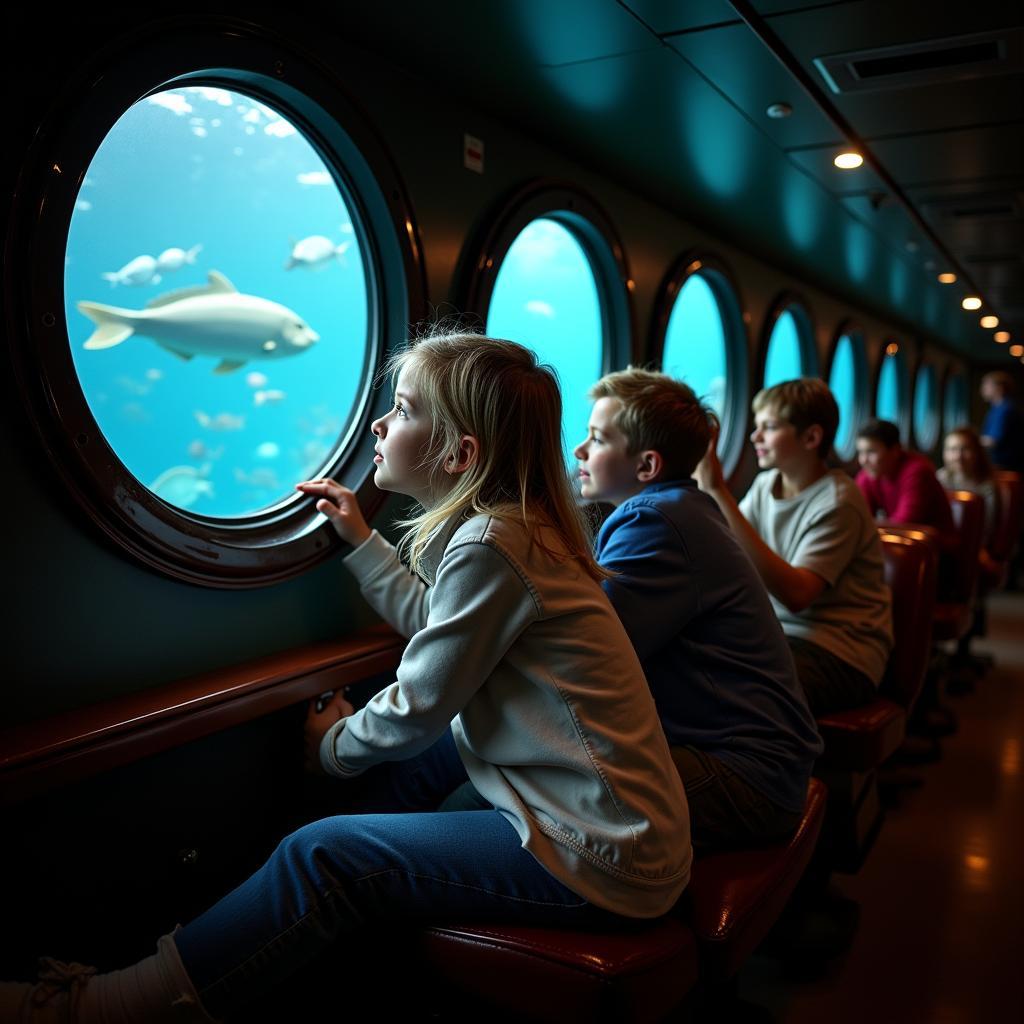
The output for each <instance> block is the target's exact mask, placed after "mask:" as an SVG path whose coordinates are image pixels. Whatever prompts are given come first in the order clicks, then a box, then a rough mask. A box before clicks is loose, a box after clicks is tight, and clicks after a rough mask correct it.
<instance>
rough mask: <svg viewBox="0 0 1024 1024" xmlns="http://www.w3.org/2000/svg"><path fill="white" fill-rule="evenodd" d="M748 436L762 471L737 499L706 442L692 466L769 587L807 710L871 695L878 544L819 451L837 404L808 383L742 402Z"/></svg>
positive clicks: (885, 624)
mask: <svg viewBox="0 0 1024 1024" xmlns="http://www.w3.org/2000/svg"><path fill="white" fill-rule="evenodd" d="M753 409H754V432H753V433H752V434H751V435H750V440H751V441H752V442H753V445H754V450H755V452H756V454H757V464H758V466H759V467H760V468H761V469H762V470H763V472H761V473H759V474H758V476H757V477H755V479H754V482H753V484H751V486H750V490H749V491H748V492H747V494H746V496H745V497H744V498H743V501H742V502H741V503H737V501H736V499H735V498H734V497H733V496H732V493H731V492H730V491H729V489H728V487H727V486H726V484H725V479H724V476H723V473H722V466H721V463H720V462H719V461H718V455H717V454H716V452H715V446H714V443H712V444H711V445H710V446H709V447H708V451H707V454H706V456H705V457H704V458H703V459H702V460H701V463H700V465H699V466H698V467H697V470H696V473H695V475H696V478H697V482H698V483H699V485H700V488H701V490H703V491H706V492H707V493H708V494H710V495H711V496H712V497H713V498H714V499H715V501H716V502H717V503H718V507H719V508H720V509H721V510H722V513H723V515H724V516H725V519H726V522H728V523H729V525H730V526H731V527H732V529H733V532H734V533H735V534H736V536H737V538H738V540H739V542H740V544H741V545H742V546H743V548H744V549H745V550H746V552H747V554H749V555H750V557H751V559H752V561H753V563H754V565H755V566H756V567H757V569H758V571H759V572H760V574H761V578H762V579H763V580H764V583H765V586H766V587H767V588H768V592H769V594H771V598H772V604H773V605H774V607H775V612H776V614H777V615H778V617H779V622H780V623H781V624H782V629H783V631H784V632H785V634H786V638H787V640H788V641H789V647H790V650H791V651H792V653H793V659H794V661H795V662H796V671H797V676H798V677H799V679H800V683H801V685H802V686H803V688H804V693H805V694H806V695H807V701H808V703H809V704H810V707H811V711H812V712H813V713H814V714H815V715H823V714H826V713H827V712H829V711H843V710H848V709H850V708H855V707H858V706H860V705H862V704H866V703H868V702H869V701H871V700H873V699H874V697H875V693H876V687H877V686H878V683H879V682H880V681H881V678H882V674H883V672H884V671H885V663H886V661H887V659H888V657H889V651H890V649H891V647H892V622H891V609H890V595H889V588H888V587H887V586H886V585H885V580H884V576H883V563H882V544H881V541H880V540H879V538H878V530H877V529H876V527H875V524H874V521H873V520H872V518H871V513H870V512H869V511H868V507H867V505H866V504H865V502H864V498H863V496H862V495H861V493H860V491H859V490H858V489H857V486H856V484H854V482H853V481H852V480H851V479H850V478H849V476H847V475H846V473H844V472H843V471H842V470H838V469H832V470H830V469H829V468H828V465H827V464H826V462H825V458H826V456H827V455H828V453H829V450H830V448H831V447H832V441H833V439H834V437H835V433H836V428H837V426H838V424H839V408H838V406H837V405H836V401H835V399H834V398H833V397H832V392H831V391H829V389H828V387H827V385H826V384H825V383H824V382H823V381H821V380H818V379H816V378H803V379H800V380H790V381H785V382H783V383H781V384H776V385H775V386H774V387H771V388H766V389H764V390H763V391H760V392H758V394H757V395H756V396H755V397H754V402H753Z"/></svg>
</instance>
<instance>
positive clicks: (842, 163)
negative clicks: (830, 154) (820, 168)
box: [832, 152, 864, 171]
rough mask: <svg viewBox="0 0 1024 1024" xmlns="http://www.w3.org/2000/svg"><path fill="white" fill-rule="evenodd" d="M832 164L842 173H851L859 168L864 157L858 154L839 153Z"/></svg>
mask: <svg viewBox="0 0 1024 1024" xmlns="http://www.w3.org/2000/svg"><path fill="white" fill-rule="evenodd" d="M832 163H834V164H835V165H836V167H839V168H841V169H842V170H844V171H852V170H853V169H854V168H855V167H860V165H861V164H862V163H864V157H862V156H861V155H860V153H854V152H848V153H840V154H839V156H837V157H836V158H835V160H833V161H832Z"/></svg>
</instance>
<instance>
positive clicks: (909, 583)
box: [818, 527, 938, 772]
mask: <svg viewBox="0 0 1024 1024" xmlns="http://www.w3.org/2000/svg"><path fill="white" fill-rule="evenodd" d="M880 537H881V541H882V556H883V559H884V564H885V582H886V584H887V585H888V587H889V590H890V592H891V593H892V624H893V647H892V651H891V652H890V654H889V661H888V663H887V665H886V670H885V675H884V676H883V678H882V683H881V685H880V687H879V696H878V697H877V698H876V699H875V700H874V701H872V702H871V703H870V704H865V705H864V706H863V707H859V708H854V709H853V710H852V711H840V712H834V713H832V714H829V715H822V716H821V717H820V718H819V719H818V731H819V732H820V733H821V738H822V739H823V740H824V741H825V752H824V754H823V755H822V757H821V759H820V761H819V764H820V765H822V766H823V767H826V768H829V769H833V770H839V771H851V772H869V771H873V770H874V769H875V768H877V767H878V766H879V765H880V764H882V763H883V762H884V761H885V760H887V759H888V758H889V757H890V756H891V755H892V754H893V753H895V751H896V750H897V749H899V746H900V744H901V743H902V742H903V737H904V735H905V734H906V726H907V718H908V716H909V714H910V711H911V709H912V708H913V706H914V702H915V701H916V700H917V697H918V695H919V694H920V692H921V687H922V685H923V683H924V677H925V672H926V670H927V668H928V655H929V651H930V649H931V632H932V617H933V612H934V608H935V577H936V572H937V557H938V556H937V551H936V548H935V546H934V544H933V543H931V538H930V537H929V536H928V535H927V534H925V533H923V532H919V531H915V530H913V529H911V528H908V527H903V528H902V529H901V530H900V532H898V533H897V532H895V531H894V530H889V529H882V530H881V531H880Z"/></svg>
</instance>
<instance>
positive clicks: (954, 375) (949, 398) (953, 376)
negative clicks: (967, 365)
mask: <svg viewBox="0 0 1024 1024" xmlns="http://www.w3.org/2000/svg"><path fill="white" fill-rule="evenodd" d="M969 422H970V409H969V407H968V401H967V378H966V377H965V376H964V375H963V374H962V373H960V372H959V371H958V370H953V371H951V372H950V374H949V376H948V377H947V378H946V393H945V395H944V396H943V401H942V430H943V432H944V433H946V434H948V433H949V432H950V431H951V430H955V429H956V428H957V427H961V426H963V425H964V424H965V423H969Z"/></svg>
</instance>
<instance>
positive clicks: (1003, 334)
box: [992, 331, 1010, 345]
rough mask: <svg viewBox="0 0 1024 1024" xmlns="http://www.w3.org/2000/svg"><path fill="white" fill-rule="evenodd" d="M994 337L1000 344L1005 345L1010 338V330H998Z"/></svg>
mask: <svg viewBox="0 0 1024 1024" xmlns="http://www.w3.org/2000/svg"><path fill="white" fill-rule="evenodd" d="M992 337H993V338H994V339H995V340H996V341H998V342H999V344H1000V345H1005V344H1006V343H1007V342H1008V341H1009V340H1010V332H1009V331H996V333H995V334H993V335H992Z"/></svg>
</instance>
